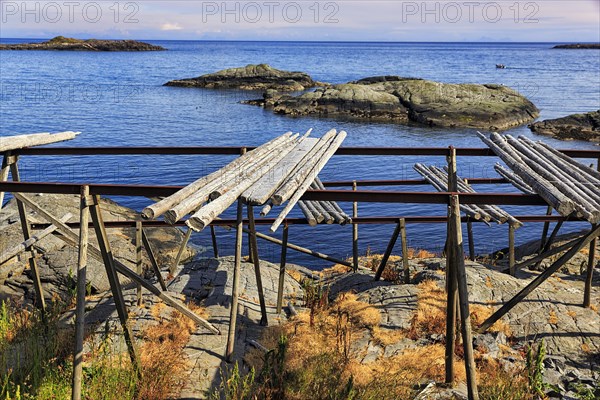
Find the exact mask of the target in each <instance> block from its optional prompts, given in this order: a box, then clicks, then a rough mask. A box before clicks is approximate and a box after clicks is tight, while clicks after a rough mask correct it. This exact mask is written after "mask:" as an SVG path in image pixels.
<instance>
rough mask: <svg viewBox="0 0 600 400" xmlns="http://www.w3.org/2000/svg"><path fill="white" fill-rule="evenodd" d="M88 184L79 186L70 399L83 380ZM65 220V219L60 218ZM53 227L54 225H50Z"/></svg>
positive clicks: (77, 397)
mask: <svg viewBox="0 0 600 400" xmlns="http://www.w3.org/2000/svg"><path fill="white" fill-rule="evenodd" d="M89 196H90V188H89V186H82V187H81V195H80V204H79V210H80V215H79V224H80V225H79V255H78V259H77V292H76V303H75V304H76V307H75V347H74V349H73V350H74V351H73V376H72V379H73V380H72V390H71V399H72V400H80V399H81V384H82V382H83V340H84V338H85V295H86V283H87V277H86V276H87V259H88V244H89V226H88V225H89V220H90V212H89V204H88V200H89ZM61 221H63V222H67V221H68V218H67V219H64V218H63V219H61ZM52 226H53V227H54V228H55V229H56V227H55V226H54V225H52Z"/></svg>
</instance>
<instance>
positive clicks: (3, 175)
mask: <svg viewBox="0 0 600 400" xmlns="http://www.w3.org/2000/svg"><path fill="white" fill-rule="evenodd" d="M11 157H12V156H11V154H10V151H7V152H5V153H4V155H3V156H2V168H1V169H0V182H6V181H7V180H8V172H9V169H10V164H11V163H10V162H9V160H10V159H11ZM3 205H4V192H2V191H0V210H2V206H3Z"/></svg>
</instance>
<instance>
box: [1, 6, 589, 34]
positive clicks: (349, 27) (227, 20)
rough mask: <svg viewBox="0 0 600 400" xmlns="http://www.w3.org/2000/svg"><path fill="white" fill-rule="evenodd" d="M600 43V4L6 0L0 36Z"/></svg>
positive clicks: (2, 11)
mask: <svg viewBox="0 0 600 400" xmlns="http://www.w3.org/2000/svg"><path fill="white" fill-rule="evenodd" d="M57 35H63V36H69V37H77V38H83V39H85V38H104V39H139V40H143V39H146V40H153V39H154V40H159V39H165V40H306V41H407V42H412V41H425V42H427V41H432V42H463V41H468V42H479V41H482V42H493V41H501V42H600V0H564V1H557V0H538V1H517V0H508V1H507V0H499V1H428V0H425V1H423V0H421V1H403V0H387V1H378V0H376V1H359V0H339V1H316V0H295V1H287V0H264V1H197V0H188V1H167V0H138V1H127V0H124V1H121V0H109V1H102V0H96V1H86V0H84V1H81V0H64V1H63V0H57V1H22V0H18V1H8V0H0V38H51V37H54V36H57Z"/></svg>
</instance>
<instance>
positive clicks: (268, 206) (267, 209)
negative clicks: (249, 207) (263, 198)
mask: <svg viewBox="0 0 600 400" xmlns="http://www.w3.org/2000/svg"><path fill="white" fill-rule="evenodd" d="M272 209H273V203H272V202H270V201H269V202H268V203H267V204H265V206H264V207H263V208H262V210H260V216H261V217H266V216H267V214H269V213H270V212H271V210H272Z"/></svg>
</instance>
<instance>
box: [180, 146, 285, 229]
mask: <svg viewBox="0 0 600 400" xmlns="http://www.w3.org/2000/svg"><path fill="white" fill-rule="evenodd" d="M291 149H292V147H291V146H290V147H286V148H282V149H280V150H279V151H278V152H277V153H276V154H275V155H274V156H273V158H271V159H270V160H269V163H273V164H276V163H278V162H279V161H280V160H281V159H282V158H283V157H285V156H286V155H287V154H288V153H289V152H290V151H291ZM261 176H262V171H260V170H255V171H253V172H252V174H251V175H250V176H248V177H247V179H245V180H244V181H242V182H240V183H239V184H238V185H237V186H236V187H234V188H232V189H231V190H229V191H227V192H226V193H225V194H224V195H222V196H221V197H219V198H217V199H214V200H213V201H211V202H210V203H208V204H207V205H206V206H204V207H202V208H201V209H200V210H198V211H197V212H196V213H195V214H194V215H192V216H191V217H190V218H189V219H188V220H187V221H186V225H187V226H189V227H190V228H192V229H194V230H195V231H198V232H199V231H201V230H203V229H204V228H205V227H206V226H208V225H209V224H210V223H211V222H212V221H213V220H214V219H215V218H217V217H218V216H219V215H220V214H221V213H222V212H223V211H225V210H226V209H227V208H229V206H231V205H232V204H233V203H234V202H235V201H236V199H237V198H238V197H240V196H241V194H242V193H243V192H244V191H246V190H247V189H248V188H249V187H250V186H252V185H253V184H254V183H255V182H256V181H258V180H259V179H260V178H261Z"/></svg>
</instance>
